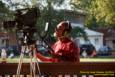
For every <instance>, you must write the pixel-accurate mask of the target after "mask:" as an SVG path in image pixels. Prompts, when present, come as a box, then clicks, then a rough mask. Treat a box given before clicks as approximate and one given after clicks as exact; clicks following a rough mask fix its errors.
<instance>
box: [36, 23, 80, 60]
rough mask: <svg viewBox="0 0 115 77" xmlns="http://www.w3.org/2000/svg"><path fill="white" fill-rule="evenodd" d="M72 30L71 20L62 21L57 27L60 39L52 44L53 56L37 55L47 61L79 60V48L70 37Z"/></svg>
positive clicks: (57, 35) (56, 30)
mask: <svg viewBox="0 0 115 77" xmlns="http://www.w3.org/2000/svg"><path fill="white" fill-rule="evenodd" d="M71 30H72V27H71V24H70V22H69V21H62V22H60V23H59V24H58V25H57V27H56V29H55V35H56V37H57V39H58V41H57V42H56V43H55V44H54V45H53V46H52V49H53V51H54V52H52V53H51V54H52V57H45V56H44V55H42V54H40V53H37V54H36V57H37V58H38V59H40V60H41V61H46V62H79V48H78V46H76V44H74V42H73V41H72V40H71V39H70V38H69V34H70V32H71Z"/></svg>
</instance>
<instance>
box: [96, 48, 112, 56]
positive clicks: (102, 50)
mask: <svg viewBox="0 0 115 77" xmlns="http://www.w3.org/2000/svg"><path fill="white" fill-rule="evenodd" d="M97 55H99V56H107V55H111V48H110V47H108V46H102V47H100V48H99V51H98V53H97Z"/></svg>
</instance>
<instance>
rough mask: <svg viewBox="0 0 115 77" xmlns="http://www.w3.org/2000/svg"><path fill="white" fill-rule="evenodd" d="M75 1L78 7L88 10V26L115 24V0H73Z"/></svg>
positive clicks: (110, 25)
mask: <svg viewBox="0 0 115 77" xmlns="http://www.w3.org/2000/svg"><path fill="white" fill-rule="evenodd" d="M73 2H74V3H75V5H76V6H78V8H81V9H83V10H86V12H87V20H86V25H87V26H91V25H92V27H95V26H97V27H107V26H108V27H112V26H114V25H115V0H73ZM92 18H95V20H93V19H92ZM89 20H90V21H89ZM91 22H95V24H94V23H91ZM89 23H90V24H89ZM97 24H98V25H97Z"/></svg>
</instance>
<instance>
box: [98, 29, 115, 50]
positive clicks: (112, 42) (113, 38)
mask: <svg viewBox="0 0 115 77" xmlns="http://www.w3.org/2000/svg"><path fill="white" fill-rule="evenodd" d="M97 31H98V32H101V33H103V34H104V36H103V44H104V45H106V46H108V47H110V48H111V49H112V50H115V29H98V30H97Z"/></svg>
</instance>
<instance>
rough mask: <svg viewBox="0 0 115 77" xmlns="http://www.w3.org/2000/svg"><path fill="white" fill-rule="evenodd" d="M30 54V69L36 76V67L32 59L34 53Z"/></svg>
mask: <svg viewBox="0 0 115 77" xmlns="http://www.w3.org/2000/svg"><path fill="white" fill-rule="evenodd" d="M29 56H30V71H31V75H32V77H35V68H34V62H33V61H32V53H31V52H30V53H29Z"/></svg>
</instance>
